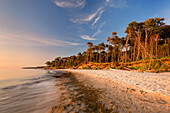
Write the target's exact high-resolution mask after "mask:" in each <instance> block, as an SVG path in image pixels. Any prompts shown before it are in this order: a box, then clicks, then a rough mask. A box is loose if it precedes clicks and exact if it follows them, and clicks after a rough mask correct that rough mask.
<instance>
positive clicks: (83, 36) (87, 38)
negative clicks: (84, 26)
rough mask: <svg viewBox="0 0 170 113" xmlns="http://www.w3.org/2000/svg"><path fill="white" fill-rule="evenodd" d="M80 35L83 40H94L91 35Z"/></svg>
mask: <svg viewBox="0 0 170 113" xmlns="http://www.w3.org/2000/svg"><path fill="white" fill-rule="evenodd" d="M80 37H81V38H82V39H85V40H96V39H95V38H91V37H90V36H88V35H80Z"/></svg>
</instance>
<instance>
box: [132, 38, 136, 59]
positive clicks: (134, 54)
mask: <svg viewBox="0 0 170 113" xmlns="http://www.w3.org/2000/svg"><path fill="white" fill-rule="evenodd" d="M133 51H134V52H133V62H134V61H135V56H136V40H135V42H134V49H133Z"/></svg>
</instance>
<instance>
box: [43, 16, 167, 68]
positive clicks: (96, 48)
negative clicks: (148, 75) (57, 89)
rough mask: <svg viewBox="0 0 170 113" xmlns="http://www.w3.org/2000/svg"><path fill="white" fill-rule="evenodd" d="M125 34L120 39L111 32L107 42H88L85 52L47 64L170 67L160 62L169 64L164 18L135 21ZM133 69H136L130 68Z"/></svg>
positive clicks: (63, 66) (61, 66)
mask: <svg viewBox="0 0 170 113" xmlns="http://www.w3.org/2000/svg"><path fill="white" fill-rule="evenodd" d="M124 32H125V33H126V36H125V37H119V36H118V35H117V32H112V33H111V36H109V37H106V40H107V43H104V42H102V43H99V44H97V45H93V43H92V42H87V45H88V48H87V50H86V51H84V52H79V53H78V54H77V55H73V56H69V57H57V58H55V59H54V60H53V61H47V62H46V64H47V67H48V68H50V67H53V68H56V69H61V68H78V67H79V66H80V65H83V64H88V63H89V62H91V63H99V64H100V63H101V64H103V63H108V64H110V67H112V68H116V67H117V66H119V67H120V66H121V67H127V65H126V64H128V63H131V64H134V63H136V62H141V64H142V66H141V67H140V66H139V68H141V69H142V70H151V69H152V68H157V69H158V68H166V70H167V69H168V67H169V64H168V63H167V64H166V63H164V62H163V61H162V60H161V59H168V61H169V58H170V57H169V53H170V40H169V39H170V25H166V24H165V23H164V18H149V19H147V20H145V21H144V22H139V23H138V22H136V21H132V22H131V23H129V24H128V26H127V28H126V30H125V31H124ZM131 68H134V69H135V68H136V67H133V66H131ZM84 69H85V68H84ZM100 69H102V68H100Z"/></svg>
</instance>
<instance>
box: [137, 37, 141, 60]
mask: <svg viewBox="0 0 170 113" xmlns="http://www.w3.org/2000/svg"><path fill="white" fill-rule="evenodd" d="M137 40H138V54H137V58H136V60H138V59H139V55H140V35H139V36H138V39H137Z"/></svg>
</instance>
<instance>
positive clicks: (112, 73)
mask: <svg viewBox="0 0 170 113" xmlns="http://www.w3.org/2000/svg"><path fill="white" fill-rule="evenodd" d="M59 70H60V71H67V72H71V73H72V74H73V75H74V76H75V78H76V79H77V80H78V81H79V82H82V83H83V85H84V86H87V87H88V88H95V89H96V90H99V91H101V92H100V94H99V95H98V96H99V98H98V101H100V102H101V103H102V104H103V105H104V106H105V107H106V108H107V109H108V110H112V111H113V112H161V113H168V112H169V111H170V106H169V104H170V95H169V94H170V74H169V73H168V72H167V73H146V72H144V73H138V72H132V71H124V70H115V69H113V70H77V69H76V70H74V69H59Z"/></svg>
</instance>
